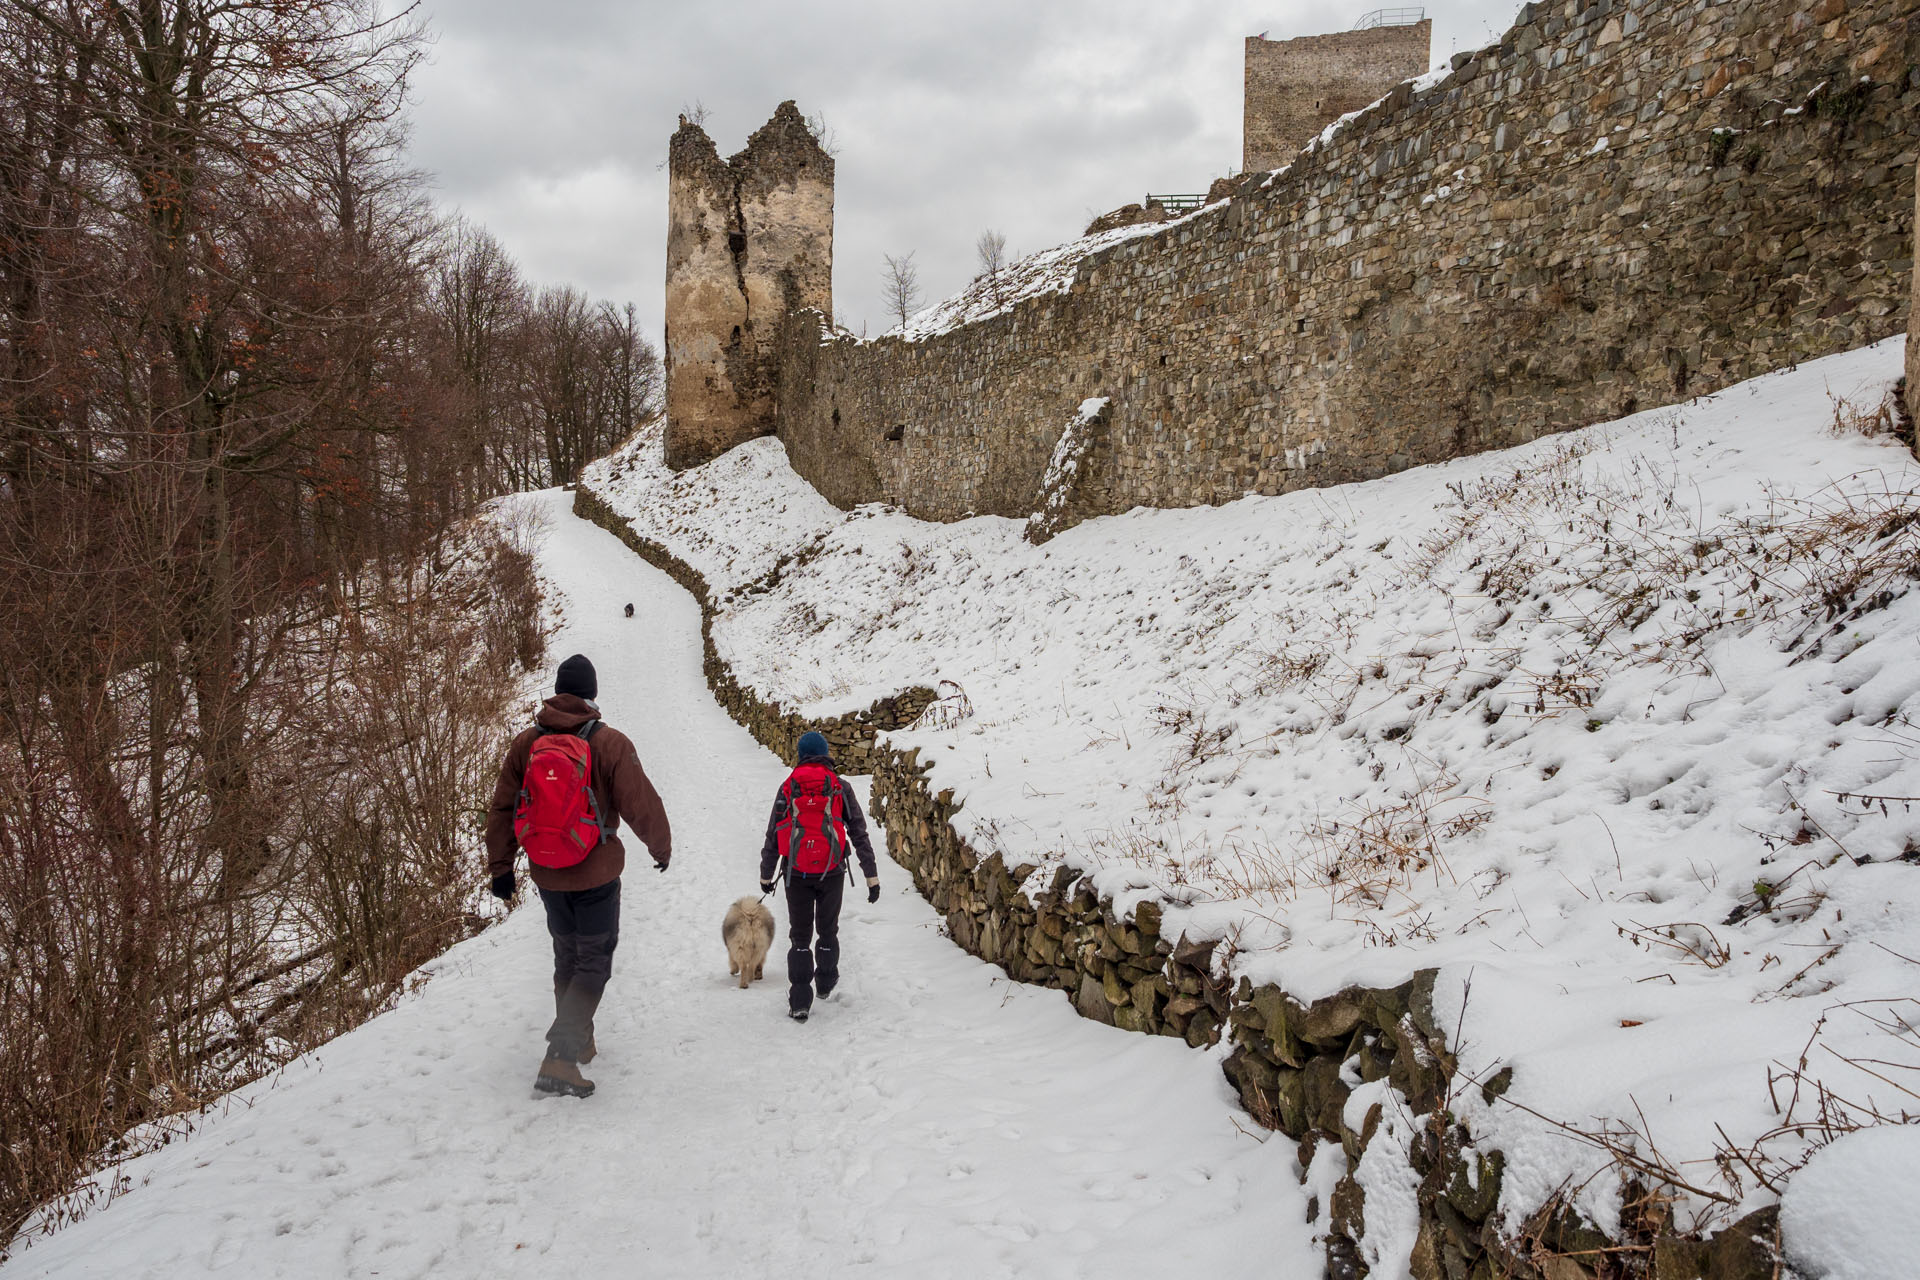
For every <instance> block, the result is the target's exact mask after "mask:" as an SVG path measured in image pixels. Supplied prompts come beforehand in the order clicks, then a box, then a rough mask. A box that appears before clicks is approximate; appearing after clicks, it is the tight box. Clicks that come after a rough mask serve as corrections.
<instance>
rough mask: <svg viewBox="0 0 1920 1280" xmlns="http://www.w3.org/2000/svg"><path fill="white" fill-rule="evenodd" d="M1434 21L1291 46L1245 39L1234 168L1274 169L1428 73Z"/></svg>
mask: <svg viewBox="0 0 1920 1280" xmlns="http://www.w3.org/2000/svg"><path fill="white" fill-rule="evenodd" d="M1432 44H1433V20H1432V19H1430V18H1429V19H1423V20H1422V21H1420V22H1415V23H1409V24H1408V25H1406V26H1399V27H1371V28H1369V29H1367V30H1365V31H1334V32H1329V33H1328V34H1326V35H1318V36H1300V37H1298V38H1296V39H1293V40H1268V39H1266V38H1265V37H1263V36H1248V37H1247V55H1246V93H1245V97H1244V99H1243V103H1244V106H1243V114H1242V129H1241V142H1240V167H1241V168H1242V169H1244V170H1245V171H1247V172H1248V173H1252V172H1254V171H1255V170H1267V169H1277V168H1279V167H1280V166H1281V165H1283V164H1285V163H1287V161H1289V160H1291V159H1293V157H1294V156H1295V155H1296V154H1297V153H1298V152H1299V150H1300V148H1302V147H1304V146H1306V145H1307V143H1309V142H1311V141H1312V140H1313V139H1314V137H1315V135H1317V134H1318V133H1319V132H1320V131H1321V130H1322V129H1324V128H1326V127H1327V126H1328V125H1329V124H1332V123H1333V122H1334V121H1335V120H1338V119H1339V118H1340V117H1341V116H1343V115H1346V114H1347V113H1348V112H1349V111H1358V110H1359V109H1360V108H1362V107H1364V106H1366V105H1367V104H1368V103H1370V102H1372V101H1373V100H1374V99H1376V98H1378V97H1379V96H1380V95H1381V94H1383V93H1385V92H1387V90H1389V89H1391V88H1393V86H1395V85H1396V84H1399V83H1400V82H1401V81H1402V80H1411V79H1413V78H1414V77H1415V76H1417V75H1419V74H1421V73H1422V72H1423V71H1425V70H1426V69H1427V65H1428V64H1427V58H1428V56H1429V50H1430V48H1431V47H1432Z"/></svg>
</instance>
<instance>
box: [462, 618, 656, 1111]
mask: <svg viewBox="0 0 1920 1280" xmlns="http://www.w3.org/2000/svg"><path fill="white" fill-rule="evenodd" d="M599 692H600V685H599V680H598V678H597V677H596V676H595V674H594V670H593V664H592V663H591V662H589V661H587V659H586V658H585V657H583V656H581V655H580V654H577V653H576V654H575V655H574V656H573V657H571V658H568V659H567V660H566V661H565V662H563V663H561V664H560V672H559V677H558V679H556V680H555V681H554V686H553V695H554V696H553V697H551V698H548V699H547V701H546V703H545V705H543V706H542V707H541V708H540V712H539V714H538V715H536V716H535V717H534V723H533V727H532V728H530V729H527V730H526V731H524V732H523V733H521V734H520V735H519V736H518V737H516V738H515V739H514V740H513V745H512V746H510V747H508V748H507V758H506V759H505V760H504V761H502V762H501V765H500V778H499V780H498V781H497V782H495V783H494V787H493V805H492V807H491V809H490V810H489V811H488V813H487V873H488V874H489V875H490V876H492V877H493V885H492V889H493V895H494V896H495V897H496V898H500V899H503V900H504V899H508V898H511V897H512V896H513V893H514V875H513V865H514V856H515V853H516V852H517V851H518V849H519V842H518V840H517V839H516V838H515V836H514V830H513V824H514V811H515V809H516V808H517V807H518V804H519V800H520V793H521V787H522V785H523V783H524V782H525V778H526V772H527V758H528V756H529V755H530V754H531V753H532V750H533V744H534V742H535V740H536V739H538V738H539V737H541V736H542V735H543V734H548V733H568V734H582V730H585V731H586V732H585V733H584V734H582V736H584V737H585V739H586V742H587V746H588V749H589V753H590V757H591V761H590V763H591V768H592V778H591V781H590V783H589V785H590V787H591V789H592V792H593V798H594V804H595V807H596V809H597V811H598V812H599V813H600V814H603V815H606V819H605V821H606V826H605V828H604V829H603V830H602V832H601V836H600V841H599V843H597V844H596V845H594V846H593V848H592V849H591V850H589V851H588V853H587V855H586V857H585V858H584V859H582V860H581V861H579V862H577V863H575V864H574V865H573V866H570V867H544V866H540V865H539V864H537V863H534V862H532V861H531V860H529V862H528V865H527V871H528V874H530V875H531V876H532V877H533V883H534V885H535V886H536V887H537V888H538V889H539V890H540V901H541V904H542V905H543V906H545V907H546V910H547V932H548V933H550V934H552V935H553V1026H551V1027H550V1028H548V1030H547V1054H546V1060H545V1061H543V1062H542V1063H541V1064H540V1073H539V1075H538V1076H536V1077H535V1079H534V1086H533V1087H534V1089H535V1091H536V1092H538V1093H542V1094H564V1095H568V1096H571V1097H576V1098H584V1097H586V1096H588V1095H589V1094H591V1093H592V1092H593V1081H591V1080H588V1079H587V1078H586V1077H584V1076H582V1075H581V1074H580V1067H579V1064H580V1063H583V1062H591V1061H593V1058H594V1054H595V1052H596V1050H595V1046H594V1043H593V1014H594V1010H595V1009H597V1008H598V1007H599V1005H600V996H601V994H602V993H603V992H604V991H605V990H606V986H607V979H608V977H609V976H611V974H612V972H613V949H614V946H615V944H617V943H618V942H619V940H620V873H621V872H622V871H624V870H625V869H626V865H627V851H626V848H625V847H624V846H623V845H622V844H621V843H620V836H619V819H622V818H624V819H625V820H626V823H627V825H628V826H629V827H632V828H633V830H634V833H635V834H637V835H638V836H639V837H640V839H641V840H642V841H643V842H644V843H645V844H646V846H647V852H648V853H649V854H651V855H652V856H653V865H654V866H655V867H656V868H657V869H659V870H661V871H665V870H666V869H667V861H668V859H670V858H671V857H672V856H673V835H672V833H671V832H670V831H669V830H668V827H667V811H666V809H665V808H664V807H663V806H662V805H661V803H660V796H659V793H658V792H656V791H655V790H654V789H653V783H651V782H649V781H648V780H647V775H646V771H645V770H643V769H642V768H641V767H640V757H639V755H638V754H637V753H636V752H635V751H634V749H633V743H632V741H631V740H630V739H628V737H627V736H626V735H625V734H623V733H621V732H620V731H619V730H618V729H614V728H610V727H609V726H607V725H605V724H599V723H598V722H599V719H600V708H599V707H598V706H596V705H594V701H593V700H594V698H595V697H597V696H598V695H599ZM588 726H594V727H592V728H589V727H588ZM589 829H591V828H589ZM583 843H584V842H583Z"/></svg>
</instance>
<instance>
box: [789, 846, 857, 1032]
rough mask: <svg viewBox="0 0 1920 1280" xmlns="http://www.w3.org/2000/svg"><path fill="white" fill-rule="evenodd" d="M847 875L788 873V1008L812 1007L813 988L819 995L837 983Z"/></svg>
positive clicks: (838, 872)
mask: <svg viewBox="0 0 1920 1280" xmlns="http://www.w3.org/2000/svg"><path fill="white" fill-rule="evenodd" d="M846 887H847V873H846V872H845V871H844V870H841V871H829V872H827V873H826V874H825V875H817V876H810V875H802V874H797V873H794V872H789V873H788V874H787V927H788V930H789V933H788V937H789V939H790V940H791V942H792V944H793V945H792V946H791V947H790V948H789V949H788V951H787V1007H788V1008H789V1009H810V1008H812V1007H813V989H814V987H815V986H816V985H817V986H818V987H819V988H820V994H821V995H823V996H824V995H826V994H827V992H829V991H831V990H833V984H834V983H836V982H838V981H840V898H841V895H842V894H843V893H844V892H845V890H846Z"/></svg>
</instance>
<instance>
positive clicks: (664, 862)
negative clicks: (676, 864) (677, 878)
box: [653, 858, 667, 871]
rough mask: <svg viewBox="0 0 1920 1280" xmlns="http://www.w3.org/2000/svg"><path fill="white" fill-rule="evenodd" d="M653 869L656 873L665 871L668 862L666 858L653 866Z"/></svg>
mask: <svg viewBox="0 0 1920 1280" xmlns="http://www.w3.org/2000/svg"><path fill="white" fill-rule="evenodd" d="M653 869H654V870H655V871H665V870H666V869H667V860H666V859H665V858H661V859H660V860H659V861H657V862H655V863H654V864H653Z"/></svg>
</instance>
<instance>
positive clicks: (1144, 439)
mask: <svg viewBox="0 0 1920 1280" xmlns="http://www.w3.org/2000/svg"><path fill="white" fill-rule="evenodd" d="M1455 62H1456V65H1455V67H1454V68H1453V70H1452V72H1451V73H1450V74H1449V75H1447V76H1446V77H1445V78H1444V79H1442V80H1441V81H1440V82H1439V83H1437V84H1431V85H1429V86H1427V87H1424V88H1423V89H1422V90H1421V91H1420V92H1418V93H1416V92H1415V91H1414V87H1413V85H1411V84H1406V85H1402V86H1400V87H1399V88H1397V89H1395V90H1394V91H1393V93H1392V94H1391V95H1390V96H1389V97H1388V99H1387V101H1386V102H1385V103H1384V104H1383V105H1382V106H1381V107H1379V108H1377V109H1375V110H1373V111H1371V112H1369V113H1367V114H1366V115H1364V116H1362V117H1361V118H1360V119H1358V120H1356V121H1354V122H1352V123H1351V124H1350V125H1349V126H1348V127H1346V128H1345V129H1343V130H1342V131H1340V132H1339V133H1338V134H1336V135H1335V137H1334V138H1333V140H1332V142H1331V143H1330V144H1329V145H1327V146H1325V147H1321V148H1317V149H1315V150H1314V151H1312V152H1311V153H1307V154H1302V155H1300V156H1299V157H1297V158H1296V159H1295V160H1294V162H1293V164H1292V165H1291V167H1290V168H1288V169H1286V170H1283V171H1281V172H1279V173H1277V174H1275V175H1272V176H1271V177H1270V178H1269V177H1267V176H1266V175H1249V176H1248V177H1247V178H1245V179H1243V181H1242V183H1241V185H1240V187H1239V188H1238V190H1237V192H1236V194H1234V195H1233V197H1232V198H1231V199H1229V200H1227V201H1224V202H1221V203H1218V204H1215V205H1213V206H1211V207H1209V208H1208V209H1206V210H1204V211H1203V212H1201V213H1199V214H1197V215H1194V216H1193V217H1191V218H1188V219H1186V220H1183V221H1181V222H1178V223H1175V224H1173V225H1171V226H1170V227H1168V228H1167V229H1166V230H1164V231H1161V232H1158V233H1156V234H1153V235H1149V236H1145V237H1142V238H1138V239H1134V240H1130V241H1126V242H1123V243H1121V244H1118V245H1115V246H1112V247H1109V248H1106V249H1103V250H1101V251H1099V252H1097V253H1095V254H1093V255H1091V256H1089V257H1088V258H1086V259H1084V260H1083V261H1082V262H1081V264H1080V267H1079V269H1078V273H1077V276H1076V277H1075V279H1074V282H1073V284H1072V287H1071V288H1070V289H1069V290H1067V291H1066V292H1064V293H1058V294H1049V295H1042V296H1039V297H1034V298H1030V299H1026V300H1024V301H1021V302H1019V303H1017V304H1015V305H1014V306H1012V307H1011V308H1010V309H1009V310H1007V311H1005V312H1003V313H1001V314H999V315H997V316H994V317H993V318H990V319H987V320H984V321H979V322H976V323H973V324H969V325H966V326H963V327H961V328H959V329H957V330H954V331H952V332H948V333H945V334H942V335H938V336H935V337H931V338H927V339H925V340H922V341H917V342H907V341H904V340H901V339H899V338H881V339H878V340H876V341H871V342H864V343H863V342H856V341H854V340H852V339H850V338H847V337H843V336H841V337H827V336H825V335H824V333H823V330H822V327H821V325H820V323H819V318H818V317H817V316H805V315H803V316H797V317H793V318H791V319H790V320H789V322H788V324H787V326H786V329H787V332H786V335H785V339H784V345H783V353H782V360H781V373H782V379H783V382H782V393H781V405H780V426H779V433H780V435H781V437H782V439H783V440H784V441H785V442H786V444H787V447H788V449H789V451H790V453H791V455H792V457H793V461H794V465H795V468H796V470H798V471H799V472H800V474H801V475H803V476H805V477H806V478H807V479H808V480H809V481H810V482H811V483H813V484H814V485H815V486H816V487H818V488H819V489H820V490H821V492H822V493H824V494H825V495H826V496H827V497H829V498H830V499H832V500H833V501H835V502H837V503H840V504H842V505H851V504H853V503H858V502H866V501H888V502H893V503H897V504H899V505H901V506H903V507H905V508H906V509H907V510H908V511H910V512H912V513H913V514H915V515H918V516H922V517H925V518H931V519H940V520H949V519H956V518H960V517H963V516H965V515H968V514H998V515H1006V516H1015V517H1020V516H1025V515H1028V514H1029V513H1030V512H1032V511H1033V510H1034V508H1035V506H1036V504H1037V501H1038V493H1039V487H1040V482H1041V478H1042V475H1043V473H1044V470H1045V467H1046V463H1047V460H1048V458H1049V456H1050V455H1051V452H1052V450H1053V447H1054V445H1055V443H1056V441H1057V439H1058V437H1059V433H1060V431H1061V430H1062V426H1063V424H1064V423H1066V422H1068V421H1069V420H1070V419H1071V418H1072V415H1073V413H1074V410H1075V408H1076V407H1077V406H1078V405H1079V404H1080V402H1081V401H1082V400H1083V399H1085V398H1086V397H1089V396H1108V397H1110V398H1111V402H1112V405H1111V413H1110V421H1109V422H1108V424H1107V426H1106V430H1105V433H1104V437H1103V439H1102V441H1101V444H1100V448H1099V449H1097V450H1096V451H1094V453H1093V454H1092V455H1091V456H1090V457H1089V458H1088V460H1087V465H1086V466H1084V467H1083V468H1082V469H1081V471H1080V473H1079V475H1078V476H1077V484H1078V487H1079V492H1078V493H1076V494H1075V495H1073V502H1072V504H1071V505H1072V507H1073V509H1074V510H1076V511H1079V512H1082V513H1085V514H1096V513H1102V512H1117V511H1124V510H1126V509H1128V508H1130V507H1133V506H1135V505H1148V506H1157V507H1173V506H1187V505H1194V504H1199V503H1214V502H1221V501H1225V500H1229V499H1232V498H1236V497H1239V496H1241V495H1243V494H1245V493H1247V492H1259V493H1281V492H1287V491H1290V490H1293V489H1297V488H1305V487H1312V486H1317V485H1326V484H1334V483H1340V482H1344V481H1350V480H1358V479H1366V478H1371V477H1375V476H1379V475H1382V474H1385V473H1387V472H1391V471H1395V470H1398V469H1400V468H1403V467H1406V466H1410V465H1413V464H1416V463H1423V462H1429V461H1434V460H1438V459H1443V458H1446V457H1450V456H1454V455H1458V454H1464V453H1469V452H1474V451H1477V450H1482V449H1487V448H1494V447H1500V446H1504V445H1508V444H1513V443H1518V442H1523V441H1525V440H1529V439H1532V438H1534V437H1537V436H1539V435H1542V434H1545V433H1548V432H1553V431H1560V430H1565V429H1568V428H1572V427H1578V426H1583V425H1586V424H1588V423H1591V422H1594V421H1600V420H1604V419H1607V418H1610V417H1613V416H1615V415H1618V414H1622V413H1626V412H1630V411H1633V410H1635V409H1646V408H1652V407H1656V406H1659V405H1663V404H1670V403H1674V402H1676V401H1680V400H1684V399H1686V398H1687V397H1690V396H1693V395H1696V394H1700V393H1702V392H1706V391H1710V390H1713V389H1715V388H1718V387H1721V386H1725V385H1727V384H1728V383H1731V382H1734V381H1737V380H1739V379H1743V378H1747V377H1750V376H1753V375H1756V374H1759V373H1762V372H1765V371H1767V370H1770V369H1773V368H1778V367H1782V366H1785V365H1788V364H1791V363H1793V362H1795V361H1798V360H1803V359H1809V358H1812V357H1815V356H1819V355H1825V354H1829V353H1831V352H1834V351H1839V350H1844V349H1847V348H1851V347H1854V346H1858V345H1861V344H1863V343H1866V342H1869V341H1872V340H1876V339H1878V338H1882V337H1885V336H1888V335H1890V334H1893V333H1896V332H1900V331H1901V330H1902V329H1903V328H1904V326H1905V322H1906V313H1907V307H1908V295H1909V281H1910V278H1911V270H1912V261H1911V253H1912V250H1911V240H1910V233H1911V227H1912V221H1913V217H1914V200H1915V196H1914V186H1913V183H1914V166H1915V159H1916V144H1917V143H1920V87H1916V86H1920V71H1916V65H1917V64H1920V0H1740V2H1734V0H1722V2H1718V3H1715V2H1709V0H1691V2H1682V3H1674V2H1671V0H1565V2H1564V3H1554V4H1544V5H1534V6H1530V7H1528V8H1527V9H1524V10H1522V11H1521V15H1520V18H1519V20H1518V21H1517V22H1516V24H1515V26H1514V27H1513V29H1512V30H1511V31H1509V32H1508V33H1507V34H1506V35H1505V37H1503V39H1502V40H1501V42H1500V44H1499V45H1498V46H1496V47H1493V48H1489V49H1487V50H1483V51H1480V52H1478V53H1475V54H1472V55H1464V56H1462V57H1459V58H1457V59H1456V60H1455Z"/></svg>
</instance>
